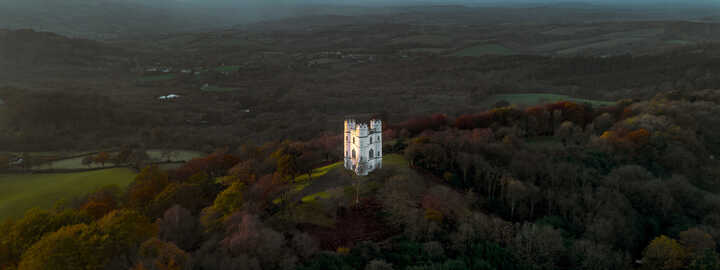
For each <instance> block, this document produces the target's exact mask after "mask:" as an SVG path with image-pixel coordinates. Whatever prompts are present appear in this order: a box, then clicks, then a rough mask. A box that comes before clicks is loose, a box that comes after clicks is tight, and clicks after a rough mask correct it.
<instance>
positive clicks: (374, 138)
mask: <svg viewBox="0 0 720 270" xmlns="http://www.w3.org/2000/svg"><path fill="white" fill-rule="evenodd" d="M343 148H344V152H345V153H344V156H345V162H344V163H345V168H346V169H348V170H353V171H355V173H356V174H358V175H367V174H368V173H370V172H372V171H374V170H375V169H378V168H382V121H380V120H378V119H372V120H370V122H369V123H360V122H358V121H357V120H355V119H346V120H345V134H344V147H343ZM371 150H372V157H370V154H371ZM353 152H354V153H355V155H354V156H353Z"/></svg>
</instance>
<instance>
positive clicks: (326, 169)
mask: <svg viewBox="0 0 720 270" xmlns="http://www.w3.org/2000/svg"><path fill="white" fill-rule="evenodd" d="M342 163H343V162H342V161H338V162H335V163H333V164H330V165H327V166H323V167H320V168H317V169H314V170H313V172H312V178H313V179H315V178H317V177H321V176H323V175H326V174H327V173H328V172H330V171H331V170H333V169H335V168H337V167H338V166H340V164H342ZM308 179H309V178H308V175H307V174H303V175H299V176H298V177H295V181H296V182H305V181H307V180H308Z"/></svg>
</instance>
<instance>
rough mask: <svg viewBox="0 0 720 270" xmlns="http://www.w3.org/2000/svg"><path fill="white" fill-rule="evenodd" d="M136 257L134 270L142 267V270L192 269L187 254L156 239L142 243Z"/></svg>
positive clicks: (172, 245)
mask: <svg viewBox="0 0 720 270" xmlns="http://www.w3.org/2000/svg"><path fill="white" fill-rule="evenodd" d="M138 255H139V262H137V264H136V266H135V269H138V267H140V266H142V268H143V269H148V270H189V269H192V267H193V265H192V260H191V258H190V255H189V254H188V253H187V252H185V251H183V250H182V249H180V248H178V247H177V246H176V245H174V244H173V243H168V242H164V241H162V240H160V239H157V238H150V239H148V240H147V241H145V242H144V243H142V245H140V250H139V252H138Z"/></svg>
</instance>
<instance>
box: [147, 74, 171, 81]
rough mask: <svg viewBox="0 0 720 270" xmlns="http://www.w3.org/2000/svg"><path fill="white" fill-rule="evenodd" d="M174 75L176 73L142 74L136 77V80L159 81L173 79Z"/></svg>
mask: <svg viewBox="0 0 720 270" xmlns="http://www.w3.org/2000/svg"><path fill="white" fill-rule="evenodd" d="M175 77H177V74H163V75H152V76H142V77H140V78H138V81H140V82H159V81H167V80H172V79H175Z"/></svg>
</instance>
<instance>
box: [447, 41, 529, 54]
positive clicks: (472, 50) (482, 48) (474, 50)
mask: <svg viewBox="0 0 720 270" xmlns="http://www.w3.org/2000/svg"><path fill="white" fill-rule="evenodd" d="M515 53H516V52H515V51H514V50H512V49H510V48H507V47H505V46H502V45H500V44H494V43H493V44H481V45H477V46H473V47H469V48H465V49H462V50H459V51H457V52H455V53H453V54H451V56H459V57H464V56H470V57H477V56H483V55H511V54H515Z"/></svg>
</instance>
